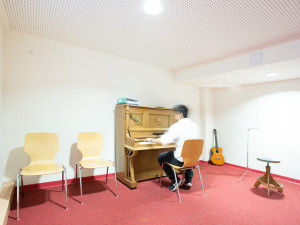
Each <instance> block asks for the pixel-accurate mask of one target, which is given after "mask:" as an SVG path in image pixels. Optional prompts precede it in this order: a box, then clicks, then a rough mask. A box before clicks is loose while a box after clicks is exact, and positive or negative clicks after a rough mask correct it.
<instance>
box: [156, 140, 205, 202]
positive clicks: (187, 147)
mask: <svg viewBox="0 0 300 225" xmlns="http://www.w3.org/2000/svg"><path fill="white" fill-rule="evenodd" d="M203 144H204V140H203V139H193V140H186V141H185V142H184V144H183V147H182V152H181V157H182V158H183V161H184V164H183V166H182V167H180V166H176V165H173V164H171V163H168V162H164V163H163V164H162V167H161V173H160V187H161V178H162V172H163V166H164V164H167V165H169V166H171V167H172V169H173V172H174V176H175V182H176V186H178V181H177V175H176V170H178V171H183V175H182V180H183V178H184V173H185V171H186V170H187V169H195V168H198V173H199V177H200V181H201V186H202V191H203V195H204V196H205V193H204V188H203V183H202V178H201V173H200V168H199V164H198V162H199V158H200V156H201V155H202V151H203ZM177 193H178V200H179V202H181V199H180V193H179V188H177Z"/></svg>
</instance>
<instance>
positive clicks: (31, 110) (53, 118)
mask: <svg viewBox="0 0 300 225" xmlns="http://www.w3.org/2000/svg"><path fill="white" fill-rule="evenodd" d="M119 97H131V98H136V99H139V100H140V101H141V105H146V106H164V107H172V106H174V105H175V104H179V103H182V104H186V105H188V106H190V108H191V118H192V119H193V120H194V121H195V122H196V123H197V124H198V125H199V126H200V118H199V115H200V106H199V105H200V94H199V89H198V88H196V87H190V86H187V85H182V84H179V83H176V82H175V81H174V80H173V79H172V76H171V74H170V73H169V72H167V71H165V70H163V69H160V68H157V67H153V66H148V65H145V64H140V63H137V62H134V61H130V60H126V59H122V58H118V57H114V56H109V55H104V54H100V53H97V52H94V51H90V50H87V49H84V48H80V47H74V46H70V45H65V44H62V43H58V42H53V41H50V40H45V39H40V38H36V37H32V36H28V35H25V34H21V33H16V32H4V80H3V161H4V162H5V164H4V180H12V179H16V178H15V177H16V174H17V170H18V169H19V168H21V167H24V166H26V165H27V164H28V163H29V157H28V156H27V155H26V154H25V153H24V149H23V145H24V137H25V134H26V133H29V132H55V133H57V134H58V136H59V141H60V151H59V153H58V154H57V155H56V161H57V162H58V163H61V164H64V165H66V166H67V170H68V178H72V177H74V176H75V173H74V167H75V162H76V161H77V160H79V159H80V158H81V155H80V153H79V152H78V150H77V149H76V137H77V134H78V133H79V132H84V131H98V132H102V133H103V135H104V142H105V148H104V150H103V154H102V156H103V157H104V158H107V159H110V160H114V108H115V103H116V99H117V98H119ZM110 172H113V171H112V170H111V171H110ZM104 173H105V171H104V170H103V171H102V170H100V171H97V172H96V173H94V174H104ZM83 175H84V176H90V175H92V173H90V171H88V170H86V171H85V172H84V174H83ZM59 179H60V175H51V176H42V177H37V178H36V177H32V178H31V177H30V178H26V180H25V181H24V182H25V184H29V183H37V182H46V181H52V180H59Z"/></svg>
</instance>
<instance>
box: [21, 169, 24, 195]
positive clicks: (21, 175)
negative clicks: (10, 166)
mask: <svg viewBox="0 0 300 225" xmlns="http://www.w3.org/2000/svg"><path fill="white" fill-rule="evenodd" d="M20 177H21V187H22V198H24V185H23V175H22V174H20Z"/></svg>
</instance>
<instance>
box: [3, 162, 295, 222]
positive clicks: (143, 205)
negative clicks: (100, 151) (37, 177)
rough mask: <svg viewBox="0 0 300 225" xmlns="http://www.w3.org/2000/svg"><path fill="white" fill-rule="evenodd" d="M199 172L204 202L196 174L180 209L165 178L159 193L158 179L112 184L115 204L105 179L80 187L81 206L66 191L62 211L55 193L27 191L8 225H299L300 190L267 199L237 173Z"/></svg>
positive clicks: (75, 194) (75, 193)
mask: <svg viewBox="0 0 300 225" xmlns="http://www.w3.org/2000/svg"><path fill="white" fill-rule="evenodd" d="M200 169H201V174H202V179H203V183H204V189H205V194H206V196H203V193H202V189H201V184H200V180H199V176H196V175H197V174H196V175H195V176H194V180H193V187H192V188H191V189H190V190H188V189H186V188H181V189H180V191H181V192H180V193H181V200H182V203H179V202H178V198H177V193H176V192H175V193H174V192H170V191H169V190H168V186H169V185H170V183H169V181H168V179H167V178H164V182H163V187H162V188H161V189H160V188H159V180H158V179H157V180H149V181H144V182H140V183H138V188H137V189H135V190H130V189H128V188H127V187H126V186H124V185H123V184H121V183H120V182H118V194H119V197H118V198H115V196H114V195H113V194H112V191H113V192H114V191H115V189H114V179H113V178H110V179H109V181H108V185H107V186H106V185H105V184H104V182H103V180H98V181H90V182H85V183H84V184H83V192H84V196H83V200H84V204H83V205H81V204H80V203H79V201H80V192H79V188H78V189H75V186H74V185H73V184H72V185H69V198H68V201H69V210H68V211H66V210H65V209H64V207H65V195H64V193H63V192H61V187H52V188H47V189H39V190H33V191H27V192H25V197H24V198H23V199H21V210H20V218H21V220H20V221H17V220H16V215H17V211H16V198H15V199H14V200H13V205H12V209H11V212H10V215H9V220H8V225H12V224H19V225H21V224H30V225H34V224H42V225H47V224H51V225H60V224H66V225H71V224H91V225H95V224H101V225H102V224H124V225H141V224H151V225H154V224H172V225H174V224H205V225H207V224H208V225H209V224H220V225H226V224H230V225H234V224H264V225H268V224H272V225H274V224H289V225H291V224H300V220H299V212H300V185H297V184H294V183H290V182H286V181H282V180H280V182H281V183H283V185H284V189H283V190H284V191H283V194H281V193H279V192H278V191H276V190H272V191H271V196H270V197H268V193H267V189H266V188H265V187H263V186H262V185H260V186H259V188H254V187H253V184H254V183H255V181H256V178H255V177H254V176H253V175H252V174H251V173H250V172H248V173H247V174H246V176H245V179H243V180H242V181H241V182H240V183H238V179H239V178H240V176H241V173H242V172H243V170H240V169H237V168H233V167H230V166H228V165H224V166H214V165H210V164H206V163H200ZM25 182H26V181H25ZM15 196H16V195H15Z"/></svg>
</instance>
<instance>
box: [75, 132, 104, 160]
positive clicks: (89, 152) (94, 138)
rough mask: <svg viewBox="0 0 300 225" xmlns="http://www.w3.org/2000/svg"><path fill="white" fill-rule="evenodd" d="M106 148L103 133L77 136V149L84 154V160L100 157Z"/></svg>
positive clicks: (87, 133)
mask: <svg viewBox="0 0 300 225" xmlns="http://www.w3.org/2000/svg"><path fill="white" fill-rule="evenodd" d="M103 147H104V143H103V137H102V134H101V133H96V132H86V133H79V134H78V135H77V148H78V150H79V151H81V153H82V158H91V157H100V154H101V151H102V149H103Z"/></svg>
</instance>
